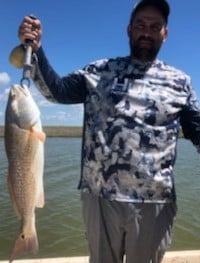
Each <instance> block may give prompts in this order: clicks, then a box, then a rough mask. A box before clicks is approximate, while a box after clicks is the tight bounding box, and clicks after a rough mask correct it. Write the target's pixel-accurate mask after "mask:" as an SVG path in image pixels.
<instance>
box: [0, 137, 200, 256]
mask: <svg viewBox="0 0 200 263" xmlns="http://www.w3.org/2000/svg"><path fill="white" fill-rule="evenodd" d="M0 149H1V153H0V157H1V158H0V165H1V169H0V260H3V259H4V260H6V259H8V257H9V254H10V251H11V249H12V246H13V242H14V239H15V237H16V235H17V233H18V229H19V221H18V219H17V217H16V215H15V214H14V212H13V210H12V207H11V202H10V199H9V195H8V191H7V183H6V173H7V160H6V156H5V152H4V143H3V139H0ZM80 151H81V139H80V138H48V139H47V141H46V145H45V160H46V161H45V174H44V186H45V195H46V198H45V199H46V205H45V207H44V208H43V209H37V211H36V219H37V231H38V238H39V244H40V250H39V253H38V254H37V255H36V256H35V257H65V256H82V255H87V254H88V251H87V243H86V240H85V232H84V227H83V223H82V218H81V208H80V197H79V192H78V190H77V185H78V181H79V174H80ZM199 171H200V162H199V155H198V154H197V153H196V150H195V148H194V147H193V146H192V145H191V143H190V142H188V141H186V140H183V139H180V140H179V142H178V158H177V163H176V168H175V174H176V177H175V178H176V184H177V187H176V188H177V195H178V208H179V209H178V216H177V220H176V223H175V227H174V238H173V244H172V246H171V248H170V249H171V250H188V249H200V209H199V205H200V175H199ZM27 257H30V255H28V256H27ZM31 257H34V256H32V255H31ZM23 258H25V256H24V257H23Z"/></svg>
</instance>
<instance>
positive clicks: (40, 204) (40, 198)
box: [36, 191, 45, 208]
mask: <svg viewBox="0 0 200 263" xmlns="http://www.w3.org/2000/svg"><path fill="white" fill-rule="evenodd" d="M44 205H45V198H44V191H41V192H40V194H39V195H38V199H37V202H36V207H37V208H43V207H44Z"/></svg>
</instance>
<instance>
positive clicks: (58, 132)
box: [0, 126, 83, 137]
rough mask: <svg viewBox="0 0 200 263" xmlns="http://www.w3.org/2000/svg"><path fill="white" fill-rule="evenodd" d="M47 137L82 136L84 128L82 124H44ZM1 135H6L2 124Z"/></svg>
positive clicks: (0, 127)
mask: <svg viewBox="0 0 200 263" xmlns="http://www.w3.org/2000/svg"><path fill="white" fill-rule="evenodd" d="M43 130H44V132H45V133H46V136H47V137H81V136H82V130H83V128H82V127H80V126H44V127H43ZM0 137H4V127H3V126H0Z"/></svg>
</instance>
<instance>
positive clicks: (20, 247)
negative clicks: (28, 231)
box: [9, 232, 39, 262]
mask: <svg viewBox="0 0 200 263" xmlns="http://www.w3.org/2000/svg"><path fill="white" fill-rule="evenodd" d="M38 249H39V245H38V238H37V234H36V232H33V235H31V236H29V237H26V236H25V235H24V234H23V233H20V235H19V236H18V237H17V239H16V241H15V244H14V247H13V250H12V253H11V256H10V261H9V262H12V261H13V260H14V259H16V258H17V257H18V256H20V255H21V254H24V253H30V252H31V253H34V254H36V253H37V252H38Z"/></svg>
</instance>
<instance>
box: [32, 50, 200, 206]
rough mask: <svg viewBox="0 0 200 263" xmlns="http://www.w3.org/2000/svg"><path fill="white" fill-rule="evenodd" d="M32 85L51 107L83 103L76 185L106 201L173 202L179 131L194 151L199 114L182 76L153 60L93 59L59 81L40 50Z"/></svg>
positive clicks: (199, 135) (198, 134)
mask: <svg viewBox="0 0 200 263" xmlns="http://www.w3.org/2000/svg"><path fill="white" fill-rule="evenodd" d="M36 55H37V59H36V67H35V76H34V80H35V83H36V85H37V86H38V88H39V90H40V91H41V92H42V93H43V95H44V96H45V97H46V98H47V99H49V100H51V101H54V102H59V103H83V104H84V130H83V148H82V169H81V178H80V184H79V188H80V189H82V190H83V191H86V192H92V193H94V194H96V195H99V196H102V197H104V198H107V199H109V200H117V201H124V202H171V201H175V199H176V196H175V188H174V175H173V168H174V164H175V159H176V145H177V139H178V135H179V130H180V127H181V126H182V129H183V133H184V136H185V137H186V138H187V139H190V140H191V141H192V142H193V144H194V145H195V146H196V147H197V148H199V143H200V113H199V108H198V105H197V99H196V96H195V93H194V91H193V89H192V86H191V80H190V77H189V76H188V75H186V74H185V73H183V72H182V71H180V70H177V69H175V68H174V67H171V66H169V65H167V64H165V63H164V62H162V61H160V60H156V61H154V62H151V63H141V62H138V61H132V60H131V59H130V57H122V58H116V59H104V60H98V61H96V62H93V63H91V64H89V65H87V66H86V67H84V68H83V69H81V70H78V71H75V72H73V73H71V74H69V75H67V76H66V77H63V78H61V77H59V76H58V75H57V74H56V73H55V72H54V70H53V69H52V67H51V66H50V64H49V63H48V61H47V59H46V57H45V55H44V52H43V50H42V48H40V49H39V51H38V52H37V54H36Z"/></svg>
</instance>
